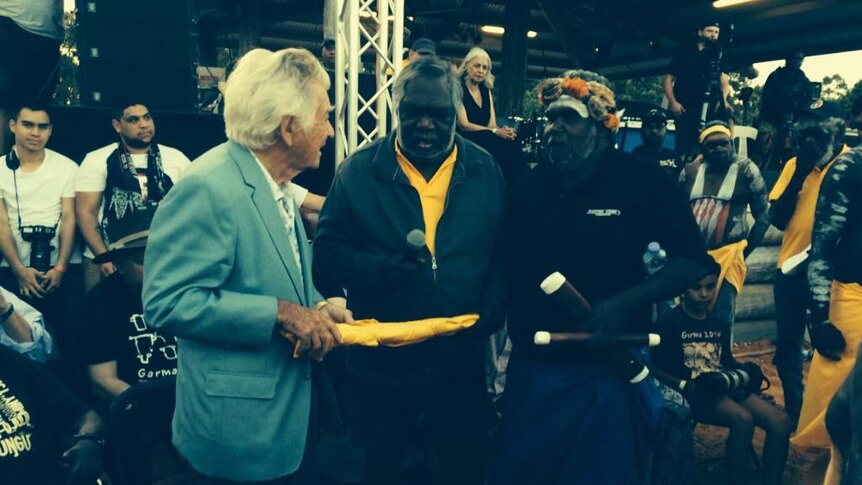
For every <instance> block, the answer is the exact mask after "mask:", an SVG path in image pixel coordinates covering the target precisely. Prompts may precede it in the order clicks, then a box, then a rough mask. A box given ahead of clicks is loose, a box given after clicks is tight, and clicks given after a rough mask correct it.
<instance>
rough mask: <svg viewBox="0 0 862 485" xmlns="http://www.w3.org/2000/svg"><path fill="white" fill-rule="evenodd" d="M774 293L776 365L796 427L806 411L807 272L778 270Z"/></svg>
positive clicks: (785, 403)
mask: <svg viewBox="0 0 862 485" xmlns="http://www.w3.org/2000/svg"><path fill="white" fill-rule="evenodd" d="M773 291H774V293H775V326H776V336H775V357H774V358H773V359H772V363H774V364H775V367H776V368H777V369H778V377H779V378H780V379H781V385H782V386H783V387H784V407H785V409H786V410H787V415H788V416H789V417H790V421H791V425H795V424H796V422H797V421H798V420H799V411H800V409H801V408H802V390H803V387H802V341H803V339H804V338H805V322H806V321H807V319H808V316H807V310H808V308H809V306H810V304H811V294H810V293H809V290H808V278H807V276H806V273H805V271H802V272H800V273H798V274H795V275H790V276H788V275H785V274H782V273H781V270H777V271H776V272H775V281H774V282H773Z"/></svg>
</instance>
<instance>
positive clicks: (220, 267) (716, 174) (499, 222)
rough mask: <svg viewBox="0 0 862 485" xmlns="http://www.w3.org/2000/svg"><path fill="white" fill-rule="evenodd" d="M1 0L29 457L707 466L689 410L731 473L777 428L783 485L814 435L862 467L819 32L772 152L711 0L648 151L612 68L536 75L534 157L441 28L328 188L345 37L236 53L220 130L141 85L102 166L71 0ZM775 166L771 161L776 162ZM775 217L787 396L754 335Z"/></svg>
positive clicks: (852, 313)
mask: <svg viewBox="0 0 862 485" xmlns="http://www.w3.org/2000/svg"><path fill="white" fill-rule="evenodd" d="M48 3H49V2H46V3H45V5H47V4H48ZM4 8H5V7H3V6H0V109H2V112H0V115H2V116H0V119H4V120H8V122H7V121H4V124H6V125H8V130H9V133H8V137H6V138H4V137H0V146H2V145H3V143H6V145H7V146H8V150H6V149H5V148H4V155H3V156H2V157H0V253H2V263H0V476H2V480H3V482H4V483H13V484H24V485H30V484H32V485H41V484H48V483H64V482H68V483H81V484H83V483H95V480H96V479H97V478H98V477H99V476H101V475H102V474H103V472H104V470H107V473H108V474H109V475H110V476H112V477H118V476H120V475H123V476H125V477H129V476H130V477H132V478H125V479H124V480H125V482H128V483H141V484H146V483H151V481H152V469H151V463H150V460H149V455H150V454H151V450H152V448H153V447H154V446H155V445H156V443H158V442H160V441H161V442H167V441H170V442H171V443H172V444H173V446H174V447H175V448H176V450H177V451H178V452H179V454H180V455H181V456H182V457H183V458H184V459H185V460H187V462H188V463H189V464H190V466H191V467H192V468H193V469H194V470H195V471H197V472H199V473H200V474H201V475H203V476H204V479H205V480H206V483H211V484H251V483H266V484H291V485H316V484H318V483H320V480H321V477H320V472H319V465H320V461H321V459H320V456H319V454H320V450H319V449H318V443H319V440H320V434H321V430H325V432H329V433H332V434H341V433H346V435H347V436H349V438H350V440H351V442H352V443H353V444H354V445H355V446H358V447H359V448H360V449H361V454H362V460H363V463H364V466H363V470H362V480H363V483H364V484H366V485H397V484H403V483H412V480H415V478H408V475H407V470H405V462H406V461H407V460H408V454H409V452H410V450H411V447H412V448H419V449H421V450H422V452H423V453H424V458H425V460H424V466H426V467H427V470H425V473H426V475H427V477H426V478H427V480H429V483H440V484H447V485H449V484H456V485H457V484H464V485H480V484H484V483H489V484H492V485H506V484H511V485H523V484H542V485H545V484H548V485H551V484H559V485H563V484H581V483H582V484H591V485H592V484H609V485H610V484H613V485H628V484H642V483H649V484H653V485H659V484H684V483H686V484H687V483H693V481H694V452H693V445H692V442H693V424H694V423H695V422H699V423H706V424H713V425H717V426H722V427H726V428H728V429H729V431H730V432H729V435H728V438H727V442H726V458H727V461H728V467H727V469H728V473H727V475H728V481H729V483H732V484H744V483H747V481H748V475H749V459H750V449H751V442H752V437H753V434H754V430H755V428H761V429H763V430H764V431H765V432H766V438H765V443H764V446H763V453H762V455H763V469H762V483H764V484H769V485H773V484H775V485H777V484H780V483H782V481H783V478H782V477H783V474H784V471H785V462H786V461H787V456H788V450H789V446H790V444H791V443H792V444H794V445H797V446H802V447H819V448H830V449H831V456H832V460H831V462H830V468H829V470H828V472H827V478H826V479H827V482H826V483H828V484H830V485H839V484H847V483H857V482H858V480H860V479H859V478H858V477H860V476H862V471H860V469H859V466H860V460H862V442H860V440H862V427H860V424H859V423H860V422H862V420H860V419H859V416H858V415H859V408H860V406H859V405H858V404H854V401H853V400H854V394H855V389H856V388H857V387H858V386H860V385H862V371H859V370H857V369H855V368H856V367H857V366H859V365H860V364H859V361H858V360H857V349H858V348H859V344H860V341H862V326H860V323H859V322H860V320H859V319H860V316H862V220H860V215H859V204H860V203H862V201H860V200H859V198H860V196H862V148H855V149H854V148H850V147H848V146H847V145H846V144H844V134H845V130H846V128H847V127H848V126H854V127H858V126H859V125H860V123H862V104H860V103H857V104H856V105H854V106H853V107H852V110H851V111H850V112H849V113H846V112H845V111H844V110H843V109H842V108H841V107H840V106H838V105H837V104H836V103H832V102H824V101H822V100H819V99H812V96H811V90H810V83H809V82H808V79H807V77H805V74H804V73H803V72H802V71H801V64H802V61H803V59H804V56H803V55H802V54H801V53H798V52H794V53H790V54H789V55H788V58H787V65H786V66H785V67H782V68H780V69H779V70H778V71H776V72H775V73H773V75H771V76H770V77H769V80H768V81H767V84H766V86H765V87H764V93H763V106H762V108H761V111H760V120H759V123H758V127H759V128H760V130H761V132H760V144H759V146H760V147H761V150H760V151H758V152H756V153H753V154H752V157H753V158H755V159H756V160H752V159H751V158H748V157H746V156H743V155H740V154H738V153H736V150H735V147H734V143H733V136H734V133H733V129H734V127H733V114H732V111H731V110H730V109H729V106H728V104H727V96H728V94H729V84H728V82H727V75H726V73H724V72H722V70H721V69H720V65H718V66H719V67H718V68H717V67H716V66H717V65H716V64H715V55H716V49H718V47H717V45H716V43H717V42H718V41H719V37H720V26H719V25H718V24H715V23H705V24H704V25H702V26H700V27H699V28H698V29H697V34H698V35H697V37H696V39H695V40H694V42H693V43H692V44H691V45H684V46H682V47H681V49H680V52H679V54H678V55H677V56H675V57H674V59H673V61H672V62H671V64H670V65H669V67H668V70H667V74H666V76H665V77H664V90H665V94H666V97H667V101H668V110H663V109H659V108H658V107H656V109H652V110H650V111H649V112H648V113H646V115H645V116H644V117H643V119H642V122H643V123H642V128H641V133H642V139H643V145H642V146H640V147H637V148H636V149H635V150H634V151H633V152H632V153H625V152H623V151H621V150H619V149H617V147H616V138H615V135H616V132H617V130H618V129H619V127H620V122H621V120H620V116H621V110H620V106H619V103H618V101H617V99H616V96H615V93H614V92H613V90H612V89H611V87H610V83H609V81H608V80H607V79H605V78H604V77H603V76H601V75H599V74H596V73H593V72H590V71H585V70H571V71H567V72H565V73H563V74H561V75H560V76H557V77H550V78H548V79H545V80H543V81H542V82H541V83H540V85H539V86H538V88H537V93H538V101H539V103H540V104H541V106H542V109H543V114H544V116H545V117H546V120H547V121H546V124H545V127H544V132H543V138H542V146H543V153H544V155H543V158H542V159H541V160H540V161H539V163H538V164H535V166H534V167H533V166H531V165H529V164H527V163H525V162H524V160H523V158H522V156H521V155H522V154H521V148H520V142H519V139H518V133H517V132H516V130H515V129H513V128H512V127H509V126H505V125H504V124H502V123H501V124H498V119H499V118H500V117H499V116H498V113H497V112H496V110H495V103H494V96H493V88H494V76H493V75H492V73H491V70H492V60H491V58H490V56H489V54H488V52H486V51H485V50H483V49H481V48H479V47H475V48H473V49H471V50H470V51H469V52H468V53H467V54H466V55H465V57H464V58H463V60H462V61H461V62H460V64H459V65H457V66H453V65H452V64H451V63H450V62H449V61H447V60H444V59H442V58H441V57H438V55H437V47H436V45H435V43H434V42H433V41H431V40H430V39H427V38H419V39H417V40H415V41H414V42H413V43H412V44H411V48H410V50H409V55H408V56H407V58H406V59H405V62H404V65H403V66H402V69H401V71H400V73H399V74H398V75H397V77H396V78H395V79H394V83H393V86H392V100H393V111H394V113H395V115H396V118H397V121H398V122H397V125H396V127H395V129H394V130H393V131H392V132H391V133H389V134H387V135H386V136H385V137H382V138H381V139H379V140H378V141H376V142H374V143H372V144H370V145H368V146H366V147H363V148H362V149H360V150H357V151H356V152H355V153H352V154H351V155H350V156H349V157H348V159H347V160H345V161H344V162H343V163H342V164H341V165H340V167H339V168H338V170H337V173H336V174H335V175H334V180H333V181H332V184H331V186H330V187H329V188H328V190H327V192H328V193H327V194H325V197H324V195H323V194H320V195H318V194H314V193H312V192H309V191H308V190H306V189H304V188H303V187H301V186H300V185H299V184H297V183H296V180H297V177H299V176H300V174H302V173H303V172H306V171H309V170H314V169H317V168H318V167H319V166H320V165H321V159H322V158H323V157H324V156H327V155H323V154H326V153H331V152H326V151H325V148H324V147H325V146H326V145H327V143H328V141H329V140H330V139H331V138H332V137H333V136H334V131H333V127H332V124H331V121H330V120H331V109H330V105H331V101H332V100H331V98H330V95H329V94H328V90H329V88H330V77H329V75H328V74H327V72H326V68H331V67H333V66H334V63H335V57H336V54H337V51H336V48H337V46H336V43H335V39H332V38H327V39H326V40H324V42H323V43H322V44H321V52H320V54H321V58H322V59H321V60H318V59H317V58H316V57H315V56H314V55H313V54H312V53H310V52H308V51H306V50H304V49H283V50H279V51H276V52H272V51H268V50H265V49H253V50H251V51H250V52H248V53H246V54H245V55H244V56H242V58H241V59H239V61H238V62H237V63H236V64H235V65H234V66H232V67H231V69H230V71H231V72H230V75H229V76H228V77H227V79H226V80H225V83H224V85H223V86H222V87H221V88H220V90H221V96H220V98H219V101H218V104H219V109H218V112H219V113H220V115H221V116H223V118H224V123H225V131H226V137H227V141H226V142H225V143H222V144H219V145H217V146H215V147H213V148H212V149H211V150H210V151H208V152H207V153H205V154H204V155H202V156H200V157H199V158H197V159H196V160H195V161H194V162H192V161H191V160H189V158H188V157H187V156H186V155H184V154H183V153H182V152H181V151H180V150H178V149H176V148H172V147H169V146H165V145H162V144H159V143H158V141H157V140H158V138H157V137H156V119H155V117H154V115H153V114H152V113H151V112H150V110H149V109H148V107H147V104H146V100H142V99H138V98H136V97H134V96H135V95H136V93H129V94H130V95H131V97H130V98H128V99H127V100H125V101H122V102H121V103H119V104H118V105H117V106H115V107H114V108H113V109H112V110H111V112H110V119H106V120H105V130H109V129H112V130H113V132H114V134H115V135H116V141H115V142H114V143H111V144H109V145H107V146H104V147H101V148H97V149H94V150H93V151H91V152H89V153H88V154H87V155H86V156H85V157H84V158H83V160H82V161H81V162H80V164H78V163H76V161H73V160H71V159H69V158H67V157H65V156H64V155H62V154H60V153H57V152H56V151H53V150H51V149H48V148H46V147H47V144H48V142H49V140H50V137H51V135H52V133H53V130H54V129H55V128H56V129H65V127H62V126H57V127H55V126H54V124H53V123H52V117H51V107H49V106H47V105H46V104H45V93H46V91H48V90H50V89H51V86H52V82H53V81H52V80H51V77H52V73H51V72H50V70H48V71H46V69H45V63H47V64H50V62H55V61H52V59H53V57H52V56H53V54H52V53H51V52H50V51H52V50H53V51H56V43H57V39H58V37H57V33H58V32H57V31H56V30H55V29H54V27H56V24H55V23H54V24H52V22H54V21H56V19H55V18H54V11H53V10H46V11H45V12H43V14H44V15H42V16H38V17H33V19H36V18H38V19H42V20H40V21H35V20H32V19H31V20H32V21H30V22H23V23H22V22H21V21H18V20H15V19H16V18H17V14H18V13H19V12H16V11H11V10H8V9H4ZM7 10H8V11H7ZM52 19H53V20H52ZM9 39H12V40H9ZM6 40H9V42H13V41H14V43H13V44H12V45H19V44H20V45H27V46H28V48H32V51H31V50H27V51H14V52H13V51H10V50H9V49H7V48H6V47H5V46H7V45H9V43H7V42H6ZM21 42H23V44H21ZM49 54H51V55H49ZM54 54H56V52H54ZM719 58H720V56H719ZM36 61H38V62H36ZM30 64H33V66H32V69H31V68H30V67H27V68H25V69H22V68H21V66H30ZM36 64H38V65H36ZM13 66H14V67H13ZM17 72H26V74H27V76H17V75H15V74H14V73H17ZM393 74H394V73H393ZM671 118H675V139H676V147H675V148H676V150H671V149H670V148H668V147H666V146H665V139H666V136H667V134H668V124H669V121H670V119H671ZM108 124H110V128H108ZM4 128H5V127H4ZM4 131H5V130H4ZM3 140H6V142H3ZM760 167H762V168H766V169H770V170H772V169H776V168H777V169H780V170H779V174H778V179H777V181H776V182H775V183H774V184H773V185H772V186H769V185H768V184H767V182H766V181H765V179H764V177H763V174H762V173H761V170H760ZM750 218H751V219H752V220H753V222H751V221H750ZM770 224H771V225H773V226H775V227H777V228H778V229H780V230H782V231H783V238H782V243H781V248H780V253H779V257H778V261H777V264H776V268H775V276H774V292H775V302H776V305H775V307H776V329H777V335H776V353H775V359H774V363H775V365H776V367H777V369H778V373H779V377H780V379H781V381H782V385H783V393H784V406H783V408H782V407H779V406H778V405H776V404H775V403H774V402H772V400H770V399H767V398H766V397H765V396H764V395H763V394H762V389H763V385H764V384H765V382H766V378H765V377H764V376H763V372H762V371H761V369H760V368H759V367H758V366H757V365H755V364H753V363H750V362H746V363H743V362H739V361H737V360H736V359H735V358H734V356H733V348H732V344H733V328H734V315H735V302H736V299H737V297H738V295H739V293H740V292H741V291H742V289H743V285H744V282H745V278H746V271H747V267H746V259H747V258H748V257H749V256H750V255H751V254H752V252H753V251H754V250H755V249H756V248H757V247H758V246H759V245H760V243H761V241H762V239H763V237H764V235H765V233H766V231H767V229H768V228H769V227H770ZM417 234H419V236H417ZM417 237H418V238H419V239H420V240H418V241H417ZM652 258H658V260H654V259H652ZM656 261H657V264H656ZM145 268H146V271H145ZM553 278H561V281H562V284H561V285H558V286H557V287H556V288H559V287H562V288H563V289H564V290H562V291H558V290H557V289H550V287H549V286H548V282H549V281H551V280H553ZM676 301H678V304H673V303H672V302H676ZM453 322H454V323H453ZM445 325H449V326H448V327H446V329H445V330H441V328H442V327H443V326H445ZM806 330H807V333H808V335H809V336H810V341H811V345H812V346H813V348H814V356H813V362H812V364H811V367H810V371H809V375H808V379H807V382H806V383H805V385H803V370H802V369H803V359H804V353H803V343H804V335H805V333H806ZM381 332H383V333H385V338H383V337H381ZM417 333H419V334H421V336H419V337H417ZM545 334H547V335H549V336H550V337H548V339H547V341H544V340H543V338H540V336H541V335H545ZM650 334H657V335H658V336H659V337H660V343H658V345H656V343H657V342H655V341H654V340H655V339H653V338H651V337H650ZM369 342H371V343H369ZM573 342H575V343H573ZM333 362H335V363H333ZM502 376H505V380H503V379H501V377H502ZM159 380H169V381H170V380H175V398H176V404H175V407H173V409H168V410H167V412H166V413H165V415H166V416H169V415H173V418H172V422H169V421H168V420H167V419H166V418H165V419H162V420H161V421H159V422H153V423H148V426H147V428H148V429H147V432H146V433H143V434H142V435H141V436H136V437H135V439H133V440H124V441H123V444H122V446H120V445H119V444H118V442H112V440H111V438H112V435H111V428H110V426H111V425H113V424H114V423H112V422H111V416H112V411H111V406H112V403H115V402H116V401H117V399H118V398H120V397H121V396H123V395H124V393H126V392H128V391H129V390H131V389H134V388H135V387H136V386H141V385H144V384H146V383H151V382H153V381H159ZM504 382H505V385H504V384H503V383H504ZM171 387H172V388H173V387H174V385H173V384H172V385H171ZM171 394H172V396H173V395H174V394H173V393H171ZM833 397H834V399H833ZM170 403H171V405H173V403H174V401H173V400H171V401H170ZM417 443H419V445H417ZM120 467H124V468H127V469H131V470H132V473H122V474H121V473H119V472H118V468H120ZM125 482H124V483H125Z"/></svg>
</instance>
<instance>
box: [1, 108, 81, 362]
mask: <svg viewBox="0 0 862 485" xmlns="http://www.w3.org/2000/svg"><path fill="white" fill-rule="evenodd" d="M9 128H10V130H11V132H12V134H13V135H14V136H15V145H14V146H13V147H12V149H11V150H10V151H9V153H8V154H7V155H6V156H4V157H2V158H0V252H2V254H3V262H2V263H0V285H2V286H3V287H5V288H7V289H9V290H11V291H13V292H15V293H16V294H17V295H18V296H20V297H21V298H23V299H24V300H25V301H27V302H28V303H30V304H32V305H33V306H35V307H36V308H37V309H38V310H39V311H41V312H42V313H43V314H44V316H45V321H46V323H48V326H49V328H50V329H51V330H52V331H53V332H54V333H55V335H56V336H57V337H58V338H59V339H60V340H63V336H64V335H66V332H60V333H58V332H57V331H56V329H57V328H59V327H61V326H62V322H60V320H62V318H63V316H64V315H65V314H66V313H67V312H66V311H65V301H66V297H65V296H64V294H65V293H66V292H67V291H70V290H71V291H72V292H74V288H73V287H74V285H75V284H76V282H75V281H74V279H71V278H73V277H72V276H71V274H67V272H68V271H69V262H70V259H71V258H72V256H73V252H74V251H73V248H74V245H75V192H74V181H75V173H76V171H77V169H78V166H77V165H76V164H75V162H73V161H72V160H70V159H68V158H66V157H64V156H63V155H60V154H59V153H57V152H55V151H52V150H48V149H46V148H45V145H46V144H47V143H48V139H49V138H50V136H51V128H52V127H51V118H50V115H49V114H48V111H47V110H46V108H45V107H44V106H41V105H39V104H37V103H30V104H27V105H25V106H24V107H21V108H19V109H18V110H17V111H16V112H14V113H13V114H12V117H11V119H10V121H9ZM52 232H53V236H52V235H51V233H52ZM40 238H42V239H43V240H44V241H45V243H47V244H44V243H43V244H42V247H43V248H44V249H39V244H38V242H37V241H38V240H39V239H40ZM34 248H35V249H34ZM78 284H80V283H79V282H78ZM58 344H59V345H60V347H61V348H62V347H63V345H64V344H66V345H68V342H58Z"/></svg>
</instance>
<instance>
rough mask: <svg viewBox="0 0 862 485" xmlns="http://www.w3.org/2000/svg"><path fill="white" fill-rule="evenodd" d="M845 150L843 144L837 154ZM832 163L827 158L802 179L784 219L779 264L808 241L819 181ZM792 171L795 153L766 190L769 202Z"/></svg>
mask: <svg viewBox="0 0 862 485" xmlns="http://www.w3.org/2000/svg"><path fill="white" fill-rule="evenodd" d="M848 151H850V147H848V146H847V145H843V146H842V147H841V153H839V156H840V155H843V154H844V153H846V152H848ZM836 158H837V156H836ZM833 161H834V159H833ZM831 166H832V162H829V163H828V164H827V165H826V166H825V167H823V168H822V169H821V168H817V167H814V170H812V171H811V173H810V174H808V176H807V177H805V182H803V183H802V190H800V191H799V198H798V199H797V201H796V209H794V211H793V216H792V217H791V218H790V222H788V223H787V228H786V229H785V230H784V237H783V238H782V240H781V251H780V252H779V253H778V267H779V268H780V267H781V265H782V264H784V261H785V260H786V259H787V258H789V257H790V256H793V255H794V254H799V253H801V252H802V251H804V250H805V248H807V247H808V245H810V244H811V232H812V231H813V229H814V209H815V208H816V206H817V196H818V194H819V193H820V184H821V183H822V182H823V178H824V177H825V176H826V172H827V171H828V170H829V168H830V167H831ZM795 172H796V157H793V158H791V159H790V160H788V161H787V163H785V164H784V169H783V170H782V171H781V175H780V176H779V177H778V180H777V181H776V182H775V186H773V187H772V191H770V192H769V202H774V201H776V200H778V199H779V198H780V197H781V196H782V194H784V191H785V190H787V185H788V184H790V179H791V178H793V174H794V173H795Z"/></svg>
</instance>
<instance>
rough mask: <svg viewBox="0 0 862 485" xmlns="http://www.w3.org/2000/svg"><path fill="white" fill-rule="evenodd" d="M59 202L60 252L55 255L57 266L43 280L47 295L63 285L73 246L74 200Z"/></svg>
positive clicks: (65, 199) (67, 199)
mask: <svg viewBox="0 0 862 485" xmlns="http://www.w3.org/2000/svg"><path fill="white" fill-rule="evenodd" d="M61 201H62V207H61V209H60V233H59V239H60V252H59V253H58V254H57V264H56V265H55V266H54V267H53V268H51V269H49V270H48V271H47V272H46V273H45V279H44V280H43V282H42V284H43V287H44V288H45V291H46V292H47V293H51V292H53V291H55V290H56V289H57V288H59V287H60V285H61V284H63V275H64V273H65V272H66V268H67V265H68V264H69V258H71V257H72V248H73V247H74V246H75V199H74V198H72V197H68V198H64V199H61ZM58 266H59V268H58Z"/></svg>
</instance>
